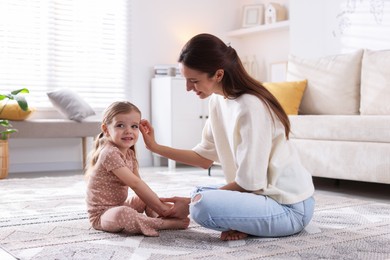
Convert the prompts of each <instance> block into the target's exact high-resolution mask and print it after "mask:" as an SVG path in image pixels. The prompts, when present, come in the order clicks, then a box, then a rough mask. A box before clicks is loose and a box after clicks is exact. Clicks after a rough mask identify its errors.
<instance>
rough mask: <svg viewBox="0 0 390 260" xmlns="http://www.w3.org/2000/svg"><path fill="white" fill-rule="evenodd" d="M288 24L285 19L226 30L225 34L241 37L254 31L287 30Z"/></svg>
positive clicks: (254, 32)
mask: <svg viewBox="0 0 390 260" xmlns="http://www.w3.org/2000/svg"><path fill="white" fill-rule="evenodd" d="M289 25H290V21H288V20H286V21H281V22H277V23H273V24H263V25H258V26H253V27H248V28H241V29H238V30H234V31H230V32H228V34H227V35H228V36H229V37H237V38H241V37H245V36H248V35H251V34H256V33H262V32H271V31H281V30H288V29H289Z"/></svg>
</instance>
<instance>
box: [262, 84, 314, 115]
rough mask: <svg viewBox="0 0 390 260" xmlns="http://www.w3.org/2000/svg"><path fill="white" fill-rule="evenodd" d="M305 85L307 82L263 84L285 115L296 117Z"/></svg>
mask: <svg viewBox="0 0 390 260" xmlns="http://www.w3.org/2000/svg"><path fill="white" fill-rule="evenodd" d="M306 85H307V80H302V81H288V82H287V81H286V82H264V83H263V86H264V87H265V88H266V89H268V91H269V92H271V93H272V95H274V96H275V97H276V99H277V100H278V101H279V103H280V105H281V106H282V107H283V109H284V111H285V112H286V114H287V115H298V109H299V105H300V104H301V100H302V96H303V92H304V91H305V89H306Z"/></svg>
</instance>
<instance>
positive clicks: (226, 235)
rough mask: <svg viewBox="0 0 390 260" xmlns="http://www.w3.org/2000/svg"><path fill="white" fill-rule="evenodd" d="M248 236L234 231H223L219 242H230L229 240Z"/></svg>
mask: <svg viewBox="0 0 390 260" xmlns="http://www.w3.org/2000/svg"><path fill="white" fill-rule="evenodd" d="M247 236H248V234H246V233H242V232H240V231H236V230H229V231H223V232H222V233H221V240H224V241H230V240H240V239H244V238H246V237H247Z"/></svg>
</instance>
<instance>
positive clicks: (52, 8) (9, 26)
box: [0, 0, 130, 109]
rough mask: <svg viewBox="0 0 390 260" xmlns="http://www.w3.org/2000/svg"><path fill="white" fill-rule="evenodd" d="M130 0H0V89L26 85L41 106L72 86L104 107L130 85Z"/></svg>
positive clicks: (32, 100) (30, 97)
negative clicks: (50, 93) (54, 93)
mask: <svg viewBox="0 0 390 260" xmlns="http://www.w3.org/2000/svg"><path fill="white" fill-rule="evenodd" d="M128 5H129V4H128V1H127V0H110V1H107V0H0V89H1V91H9V90H13V89H17V88H22V87H26V88H28V89H29V90H30V92H31V93H30V94H29V95H28V97H27V98H28V101H29V103H30V104H32V105H33V106H35V107H37V108H41V109H48V108H50V107H52V105H51V103H50V102H49V100H48V98H47V96H46V92H48V91H49V90H53V89H57V88H71V89H73V90H75V91H76V92H78V93H79V94H80V95H81V96H82V97H83V98H84V99H85V100H86V101H87V102H88V103H89V104H91V106H92V107H94V108H95V109H100V108H104V107H106V106H107V105H108V104H109V103H111V102H112V101H114V100H121V99H124V98H125V88H126V87H127V86H128V79H129V78H130V77H129V75H128V73H129V69H128V67H129V66H128V63H129V62H128V60H129V49H130V48H129V45H128V38H129V37H128V32H129V31H130V30H129V29H128V27H129V23H128V21H129V17H128V14H129V11H128V10H129V6H128Z"/></svg>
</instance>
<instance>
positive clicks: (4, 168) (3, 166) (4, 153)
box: [0, 140, 9, 179]
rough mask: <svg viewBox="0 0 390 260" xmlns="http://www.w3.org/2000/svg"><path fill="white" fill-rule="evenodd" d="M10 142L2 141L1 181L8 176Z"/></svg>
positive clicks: (0, 143) (0, 146)
mask: <svg viewBox="0 0 390 260" xmlns="http://www.w3.org/2000/svg"><path fill="white" fill-rule="evenodd" d="M8 162H9V156H8V140H0V179H5V178H7V176H8V167H9V165H8Z"/></svg>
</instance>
